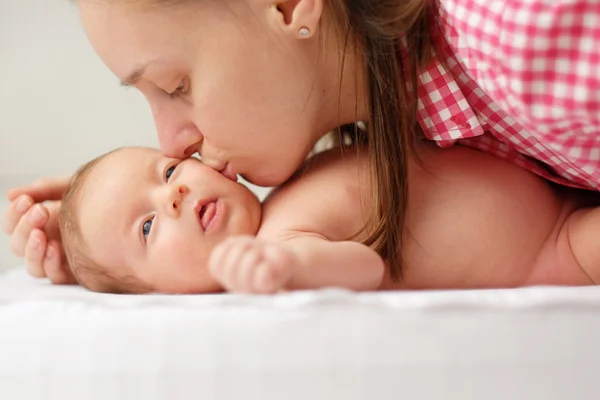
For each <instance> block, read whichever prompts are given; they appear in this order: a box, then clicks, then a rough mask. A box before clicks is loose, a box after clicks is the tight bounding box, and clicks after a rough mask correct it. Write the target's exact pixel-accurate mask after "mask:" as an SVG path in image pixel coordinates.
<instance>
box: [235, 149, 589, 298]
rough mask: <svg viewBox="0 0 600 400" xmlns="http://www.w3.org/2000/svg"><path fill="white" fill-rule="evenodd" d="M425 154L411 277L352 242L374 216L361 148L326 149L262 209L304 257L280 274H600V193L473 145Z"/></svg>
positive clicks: (374, 283)
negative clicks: (598, 239)
mask: <svg viewBox="0 0 600 400" xmlns="http://www.w3.org/2000/svg"><path fill="white" fill-rule="evenodd" d="M419 156H420V158H421V161H422V164H420V163H416V162H414V161H413V162H412V166H411V172H410V180H409V181H410V182H411V187H410V192H409V193H410V206H409V211H408V221H407V226H406V232H407V235H406V240H405V244H404V247H403V249H402V251H403V255H404V259H405V262H406V265H407V268H406V270H405V276H404V279H403V280H402V282H400V283H396V282H392V281H391V280H390V279H389V277H388V276H387V274H385V276H383V278H381V275H378V274H383V268H382V263H381V259H379V258H377V257H373V256H374V255H375V253H374V252H373V251H372V250H371V249H369V248H367V247H366V246H362V245H360V246H359V245H356V246H351V245H350V243H353V242H344V240H346V239H347V238H349V237H351V236H352V235H354V234H355V233H357V232H358V231H359V230H360V228H361V227H362V226H363V224H364V223H365V222H366V221H367V218H368V208H367V206H368V205H369V201H368V200H369V197H368V196H370V194H371V191H370V188H369V185H368V176H369V175H368V160H367V158H366V154H365V153H360V154H359V155H358V162H356V155H355V153H354V152H352V151H350V152H347V153H346V154H343V153H340V152H339V151H334V152H330V153H327V154H323V155H320V156H318V157H316V158H315V159H314V160H313V161H312V162H310V164H309V166H307V167H306V168H304V169H303V170H302V171H300V172H299V173H298V174H297V177H296V178H295V179H293V180H292V181H290V182H289V183H288V184H286V185H285V186H283V187H282V188H280V189H279V190H278V191H276V192H275V193H273V195H272V196H270V198H269V199H268V200H267V201H266V202H265V204H264V205H263V223H262V225H261V228H260V230H259V233H258V238H257V239H256V240H257V241H261V240H262V241H277V242H279V241H283V244H282V248H285V249H288V250H289V251H290V254H292V255H294V257H296V260H297V261H296V264H293V263H292V264H291V265H296V266H295V267H291V270H290V271H289V272H282V270H285V269H287V268H288V267H286V266H285V265H284V264H283V263H282V264H281V265H279V266H278V267H277V268H276V271H278V276H281V277H287V278H285V279H283V278H282V281H281V282H279V283H280V284H281V287H282V288H288V289H289V288H311V287H320V286H326V285H328V284H333V285H341V286H346V287H350V288H353V289H367V290H374V289H436V288H437V289H447V288H461V289H462V288H499V287H501V288H504V287H518V286H525V285H591V284H596V283H598V282H599V281H600V248H599V246H597V244H596V243H595V242H594V241H592V240H590V238H592V237H593V235H592V233H593V232H594V231H595V230H597V229H598V228H600V212H599V210H600V209H598V208H586V207H588V206H589V205H590V204H593V203H595V204H598V202H597V199H591V201H590V198H589V197H585V196H582V195H581V194H580V193H577V192H568V191H566V190H562V189H561V190H560V192H559V191H558V190H557V189H555V188H553V187H551V186H550V185H549V184H547V183H546V182H545V181H543V180H541V179H540V178H538V177H537V176H535V175H533V174H531V173H529V172H527V171H524V170H522V169H520V168H518V167H515V166H513V165H511V164H509V163H507V162H504V161H500V160H498V159H495V158H493V157H490V156H489V155H486V154H484V153H480V152H477V151H474V150H471V149H467V148H462V147H455V148H452V149H447V150H440V149H437V148H434V147H424V148H423V149H422V150H421V151H420V154H419ZM457 188H460V190H459V189H457ZM509 194H510V195H509ZM361 205H362V206H361ZM299 210H301V211H299ZM340 242H341V243H346V244H345V245H340ZM240 243H242V242H240ZM353 244H356V243H353ZM465 244H468V245H465ZM240 245H242V244H240ZM231 246H232V248H235V243H234V244H232V245H231ZM246 251H247V249H246ZM288 264H289V261H288ZM293 268H297V270H294V269H293ZM378 276H379V277H380V278H379V279H376V278H377V277H378ZM275 286H276V285H274V287H272V288H271V289H272V290H274V289H275Z"/></svg>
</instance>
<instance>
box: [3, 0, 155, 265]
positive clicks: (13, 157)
mask: <svg viewBox="0 0 600 400" xmlns="http://www.w3.org/2000/svg"><path fill="white" fill-rule="evenodd" d="M126 145H146V146H157V145H158V142H157V140H156V137H155V130H154V126H153V124H152V119H151V116H150V112H149V109H148V107H147V106H146V103H145V102H144V99H143V97H142V96H141V95H140V94H138V93H136V92H135V91H133V90H126V89H123V88H121V87H120V86H119V84H118V81H117V79H116V78H115V77H114V76H113V75H112V74H111V73H110V71H109V70H108V69H107V68H106V67H105V66H104V65H103V64H102V63H101V61H100V60H99V59H98V58H97V56H96V55H95V54H94V52H93V50H92V48H91V47H90V46H89V44H88V43H87V40H86V38H85V35H84V33H83V30H82V28H81V25H80V22H79V17H78V13H77V9H76V8H75V6H73V5H72V4H71V2H70V1H69V0H0V193H1V196H0V199H1V200H0V209H1V210H2V215H3V213H4V210H5V208H6V202H5V201H4V199H5V195H4V193H5V191H6V189H7V188H9V187H11V186H13V185H16V184H20V183H24V182H30V181H31V180H32V179H34V178H35V177H39V176H46V175H63V174H69V173H71V172H72V171H74V170H75V169H76V168H77V167H78V166H79V165H81V164H83V163H84V162H86V161H87V160H90V159H92V158H93V157H95V156H97V155H100V154H102V153H104V152H106V151H108V150H111V149H114V148H116V147H119V146H126ZM20 263H21V260H18V259H16V258H14V257H12V255H11V254H10V252H9V250H8V237H7V236H6V235H4V234H0V270H1V269H3V268H4V267H6V266H8V265H18V264H20Z"/></svg>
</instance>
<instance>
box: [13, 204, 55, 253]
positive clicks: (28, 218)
mask: <svg viewBox="0 0 600 400" xmlns="http://www.w3.org/2000/svg"><path fill="white" fill-rule="evenodd" d="M48 218H49V213H48V210H47V209H46V207H44V206H42V205H41V204H36V205H34V206H32V207H31V208H30V209H29V210H28V211H27V212H26V213H25V215H24V216H23V217H22V218H21V219H20V220H19V222H18V223H17V226H16V227H15V229H14V230H13V232H12V236H11V238H10V248H11V250H12V252H13V253H14V254H15V255H17V256H19V257H23V256H24V255H25V248H26V245H27V242H28V241H29V237H30V236H31V233H32V231H33V230H34V229H39V230H40V231H41V230H43V229H44V227H45V225H46V222H48ZM40 233H41V234H43V235H44V239H45V237H46V234H45V233H44V232H40ZM29 250H34V249H29ZM45 253H46V251H45V249H43V252H42V253H41V257H43V255H44V254H45ZM36 256H38V257H39V256H40V254H36Z"/></svg>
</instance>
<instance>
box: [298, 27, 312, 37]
mask: <svg viewBox="0 0 600 400" xmlns="http://www.w3.org/2000/svg"><path fill="white" fill-rule="evenodd" d="M298 33H299V34H300V36H301V37H307V36H308V35H310V31H309V30H308V28H300V31H299V32H298Z"/></svg>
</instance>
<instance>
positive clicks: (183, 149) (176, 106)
mask: <svg viewBox="0 0 600 400" xmlns="http://www.w3.org/2000/svg"><path fill="white" fill-rule="evenodd" d="M191 111H192V109H191V106H190V105H187V104H183V103H178V102H176V101H174V100H168V101H167V102H165V103H161V104H157V105H156V106H155V107H153V109H152V113H153V115H154V123H155V125H156V130H157V132H158V141H159V144H160V149H161V150H162V152H163V154H164V155H165V156H167V157H173V158H188V157H189V156H191V155H192V154H194V153H196V152H197V151H199V150H200V146H201V145H202V140H203V139H204V137H203V135H202V133H201V132H200V130H199V129H198V127H196V125H195V124H194V122H193V121H192V119H191V118H190V113H191Z"/></svg>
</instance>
